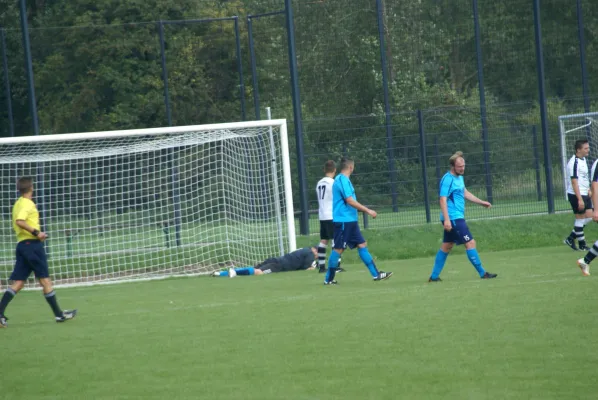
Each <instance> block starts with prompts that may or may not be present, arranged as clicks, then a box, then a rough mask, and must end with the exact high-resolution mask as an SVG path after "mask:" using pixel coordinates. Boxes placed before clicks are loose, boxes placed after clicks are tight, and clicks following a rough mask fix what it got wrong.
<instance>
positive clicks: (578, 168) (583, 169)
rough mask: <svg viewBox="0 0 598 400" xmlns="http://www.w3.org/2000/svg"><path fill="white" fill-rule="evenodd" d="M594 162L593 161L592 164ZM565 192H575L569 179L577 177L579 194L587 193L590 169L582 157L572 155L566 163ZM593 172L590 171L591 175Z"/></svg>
mask: <svg viewBox="0 0 598 400" xmlns="http://www.w3.org/2000/svg"><path fill="white" fill-rule="evenodd" d="M595 165H596V163H594V166H595ZM567 175H568V178H569V179H567V193H569V194H575V192H574V191H573V185H571V179H577V186H578V187H579V194H581V195H582V196H587V195H588V190H589V189H590V171H589V169H588V162H587V161H586V159H585V157H584V158H577V157H576V156H573V157H571V158H570V159H569V162H568V163H567ZM593 175H594V174H593V173H592V176H593Z"/></svg>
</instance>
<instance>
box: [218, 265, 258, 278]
mask: <svg viewBox="0 0 598 400" xmlns="http://www.w3.org/2000/svg"><path fill="white" fill-rule="evenodd" d="M235 272H236V273H237V275H254V274H255V268H253V267H244V268H235ZM220 276H228V270H226V271H220Z"/></svg>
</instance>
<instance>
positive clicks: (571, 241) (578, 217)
mask: <svg viewBox="0 0 598 400" xmlns="http://www.w3.org/2000/svg"><path fill="white" fill-rule="evenodd" d="M567 198H568V200H569V204H571V209H572V210H573V214H575V221H574V223H573V230H572V231H571V233H570V234H569V236H567V238H566V239H565V240H564V241H563V243H565V244H566V245H567V246H569V247H571V248H572V249H573V250H578V248H577V246H576V245H575V240H579V239H580V238H581V239H582V240H583V241H584V244H585V237H584V233H583V227H584V225H585V223H586V222H585V219H586V216H585V209H584V210H582V211H580V210H579V202H578V200H577V197H576V196H575V195H572V194H571V193H567ZM584 201H585V200H584Z"/></svg>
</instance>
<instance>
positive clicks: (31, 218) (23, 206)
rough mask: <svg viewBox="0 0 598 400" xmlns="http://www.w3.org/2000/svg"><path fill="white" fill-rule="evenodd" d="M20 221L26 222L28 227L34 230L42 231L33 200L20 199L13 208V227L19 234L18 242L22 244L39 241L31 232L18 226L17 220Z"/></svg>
mask: <svg viewBox="0 0 598 400" xmlns="http://www.w3.org/2000/svg"><path fill="white" fill-rule="evenodd" d="M19 219H22V220H23V221H25V222H26V223H27V225H29V226H30V227H32V228H33V229H37V230H38V231H39V230H40V226H39V212H38V211H37V207H36V206H35V203H34V202H33V201H32V200H30V199H26V198H25V197H19V200H17V202H16V203H15V205H14V206H13V208H12V227H13V229H14V230H15V233H16V234H17V242H22V241H23V240H28V239H29V240H31V239H37V238H36V237H35V236H33V235H32V234H31V232H28V231H26V230H25V229H22V228H21V227H20V226H18V225H17V220H19Z"/></svg>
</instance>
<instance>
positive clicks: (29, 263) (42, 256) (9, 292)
mask: <svg viewBox="0 0 598 400" xmlns="http://www.w3.org/2000/svg"><path fill="white" fill-rule="evenodd" d="M17 190H18V191H19V193H21V197H19V199H18V200H17V201H16V203H15V205H14V207H13V208H12V227H13V229H14V231H15V234H16V236H17V242H18V243H17V250H16V262H15V267H14V269H13V271H12V274H11V275H10V280H11V281H12V282H13V283H12V285H11V286H10V287H9V288H8V289H6V291H5V292H4V295H3V296H2V300H0V328H6V327H7V326H8V324H7V322H6V321H7V319H8V318H6V316H5V315H4V311H5V310H6V307H7V306H8V303H10V301H11V300H12V299H13V298H14V297H15V296H16V295H17V293H19V291H20V290H21V289H23V287H24V286H25V282H26V281H27V279H28V278H29V275H31V272H33V273H34V275H35V277H36V278H37V280H38V281H39V283H40V285H41V286H42V288H43V293H44V297H45V298H46V301H47V302H48V304H49V305H50V308H51V309H52V312H53V313H54V317H55V319H56V322H64V321H68V320H69V319H73V318H74V317H75V315H77V310H65V311H62V310H61V309H60V307H59V306H58V300H57V299H56V293H54V288H53V287H52V280H51V279H50V273H49V271H48V261H47V260H46V250H45V249H44V241H45V240H46V238H47V237H48V235H47V234H46V233H45V232H41V231H40V224H39V212H38V211H37V207H36V206H35V203H34V202H33V200H32V198H33V179H32V178H30V177H23V178H20V179H19V180H18V181H17Z"/></svg>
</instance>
